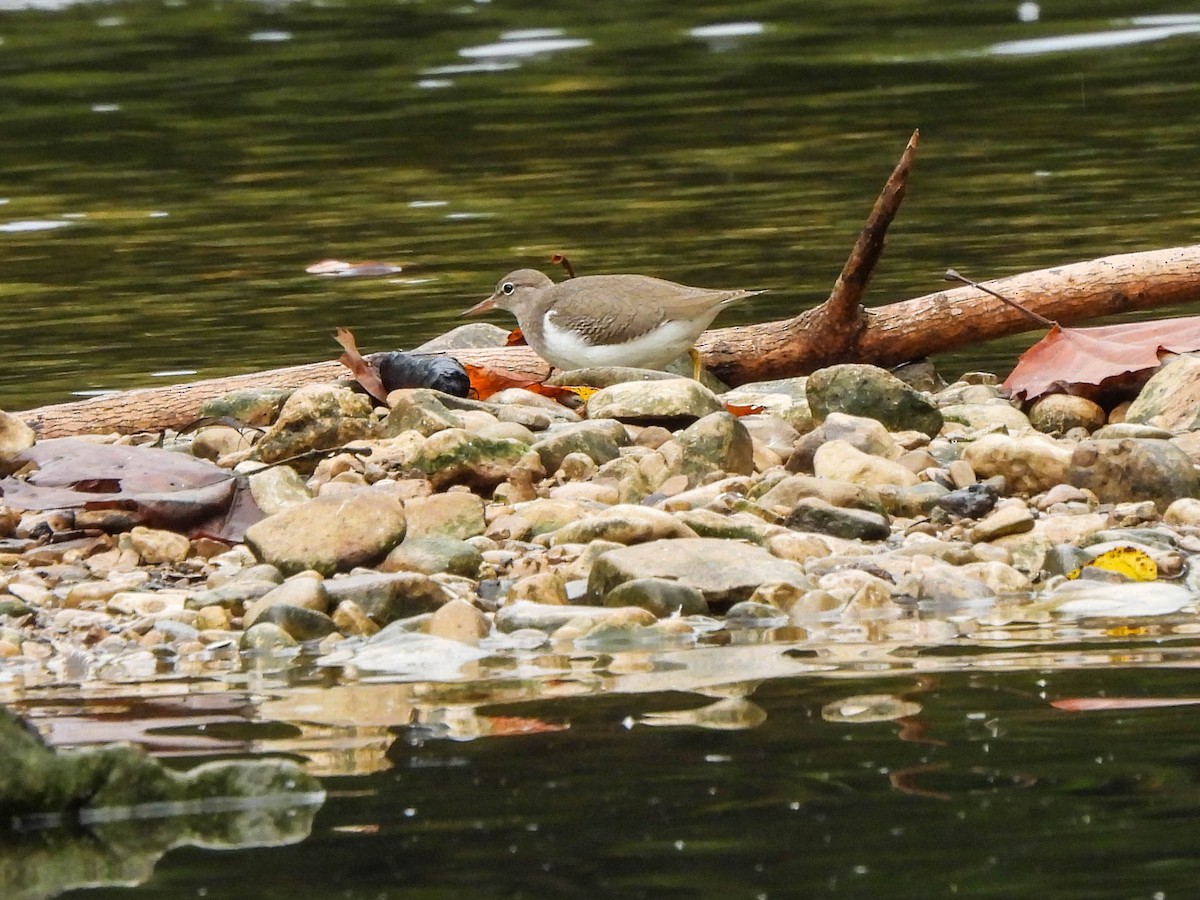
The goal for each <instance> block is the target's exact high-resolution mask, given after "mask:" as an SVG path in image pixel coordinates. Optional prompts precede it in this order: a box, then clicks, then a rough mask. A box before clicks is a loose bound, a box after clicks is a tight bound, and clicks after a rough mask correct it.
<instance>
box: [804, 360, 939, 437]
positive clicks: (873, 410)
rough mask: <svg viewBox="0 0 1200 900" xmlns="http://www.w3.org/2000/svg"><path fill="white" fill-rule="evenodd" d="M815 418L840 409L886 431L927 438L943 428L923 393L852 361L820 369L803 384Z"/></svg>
mask: <svg viewBox="0 0 1200 900" xmlns="http://www.w3.org/2000/svg"><path fill="white" fill-rule="evenodd" d="M805 393H806V395H807V397H808V405H809V407H810V408H811V409H812V412H813V415H814V416H816V417H817V419H819V420H821V421H824V420H825V418H827V417H828V416H829V414H830V413H834V412H842V413H848V414H850V415H852V416H866V417H867V418H870V419H874V420H875V421H877V422H882V423H883V425H884V427H886V428H887V429H888V431H919V432H921V433H922V434H927V435H929V436H930V437H933V436H935V435H936V434H937V433H938V432H939V431H941V430H942V414H941V413H940V412H938V409H937V407H936V406H934V405H933V403H932V402H930V401H929V400H928V399H927V398H926V397H925V395H924V394H922V393H920V392H919V391H915V390H913V389H912V388H911V387H909V386H908V385H907V384H905V383H904V382H903V381H901V380H900V379H899V378H897V377H896V376H895V375H892V374H891V373H890V372H887V371H884V370H883V369H881V368H879V367H878V366H869V365H863V364H858V363H851V364H846V365H840V366H830V367H828V368H826V369H819V370H818V371H816V372H813V374H812V375H810V376H808V382H807V383H806V385H805Z"/></svg>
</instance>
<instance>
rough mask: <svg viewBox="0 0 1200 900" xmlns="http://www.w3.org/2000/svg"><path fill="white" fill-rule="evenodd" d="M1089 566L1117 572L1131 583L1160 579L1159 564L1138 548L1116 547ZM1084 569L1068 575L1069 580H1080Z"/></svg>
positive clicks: (1098, 557) (1102, 554)
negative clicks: (1080, 574)
mask: <svg viewBox="0 0 1200 900" xmlns="http://www.w3.org/2000/svg"><path fill="white" fill-rule="evenodd" d="M1088 565H1089V566H1091V567H1092V568H1096V569H1104V570H1105V571H1107V572H1116V573H1117V574H1118V575H1124V576H1125V577H1126V578H1128V579H1129V580H1130V581H1155V580H1157V579H1158V564H1157V563H1156V562H1155V561H1154V560H1153V559H1152V558H1151V557H1150V554H1148V553H1146V552H1144V551H1142V550H1138V549H1137V548H1136V547H1114V548H1113V549H1112V550H1108V551H1105V552H1104V553H1101V554H1100V555H1099V556H1097V557H1096V558H1095V559H1093V560H1092V561H1091V562H1090V563H1088ZM1082 571H1083V569H1076V570H1075V571H1074V572H1071V573H1069V574H1068V575H1067V577H1068V578H1078V577H1079V573H1080V572H1082Z"/></svg>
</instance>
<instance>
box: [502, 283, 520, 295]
mask: <svg viewBox="0 0 1200 900" xmlns="http://www.w3.org/2000/svg"><path fill="white" fill-rule="evenodd" d="M516 289H517V286H516V285H515V284H513V283H512V282H511V281H506V282H504V284H502V285H500V291H501V293H503V294H505V295H509V294H512V292H513V291H515V290H516Z"/></svg>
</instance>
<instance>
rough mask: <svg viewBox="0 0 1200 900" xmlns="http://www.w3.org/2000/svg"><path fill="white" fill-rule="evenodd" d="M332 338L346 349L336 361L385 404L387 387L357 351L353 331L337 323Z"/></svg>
mask: <svg viewBox="0 0 1200 900" xmlns="http://www.w3.org/2000/svg"><path fill="white" fill-rule="evenodd" d="M333 339H334V340H335V341H337V342H338V343H339V344H341V345H342V349H343V350H345V351H346V352H345V353H343V354H342V355H341V356H339V357H338V362H340V363H341V364H342V365H343V366H345V367H346V368H347V369H349V370H350V372H351V374H353V375H354V380H355V381H357V382H358V383H359V384H361V385H362V387H363V390H365V391H366V392H367V393H368V394H370V395H371V396H372V397H374V398H375V399H376V400H378V401H379V402H380V403H382V404H384V405H385V406H386V405H387V394H388V392H387V388H385V387H384V386H383V379H382V378H380V377H379V371H378V370H377V369H376V368H375V367H374V366H373V365H371V363H370V362H368V361H367V360H365V359H363V357H362V354H361V353H359V352H358V344H357V342H355V340H354V332H352V331H351V330H350V329H349V328H343V327H342V326H341V325H339V326H338V328H337V331H335V332H334V333H333Z"/></svg>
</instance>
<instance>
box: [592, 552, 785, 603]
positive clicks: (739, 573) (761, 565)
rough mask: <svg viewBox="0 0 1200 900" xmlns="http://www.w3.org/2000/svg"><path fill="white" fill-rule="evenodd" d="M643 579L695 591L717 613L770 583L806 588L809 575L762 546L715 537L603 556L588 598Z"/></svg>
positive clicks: (595, 572)
mask: <svg viewBox="0 0 1200 900" xmlns="http://www.w3.org/2000/svg"><path fill="white" fill-rule="evenodd" d="M638 578H665V579H667V580H671V581H678V582H680V583H682V584H686V585H688V586H690V587H693V588H695V589H696V590H698V591H700V593H701V594H703V595H704V598H705V600H706V602H707V603H708V604H709V606H710V608H713V607H715V608H716V609H717V610H718V611H719V610H721V609H724V608H728V606H730V605H731V604H733V603H736V602H737V601H738V600H745V599H748V598H749V597H750V595H751V594H752V593H753V592H754V589H755V588H756V587H757V586H758V585H759V584H762V583H763V582H765V581H781V582H791V583H796V584H806V583H807V576H805V574H804V570H803V569H802V568H801V567H800V566H798V565H796V564H795V563H792V562H788V561H786V560H782V559H779V558H777V557H775V556H772V555H771V554H770V553H768V552H767V551H766V550H763V549H762V548H760V547H753V546H747V545H745V544H742V543H739V542H736V541H724V540H719V539H715V538H677V539H674V540H667V541H651V542H650V543H647V544H638V545H636V546H633V547H623V548H621V549H618V550H610V551H609V552H607V553H604V554H602V555H601V556H600V557H599V558H598V559H597V560H596V562H595V564H594V565H593V566H592V570H591V574H590V576H589V578H588V593H589V595H590V596H593V597H604V596H607V595H608V593H609V591H611V590H613V589H614V588H616V587H617V586H618V585H621V584H623V583H625V582H627V581H633V580H634V579H638Z"/></svg>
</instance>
